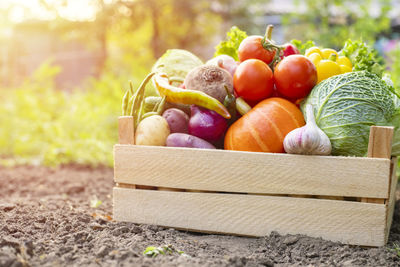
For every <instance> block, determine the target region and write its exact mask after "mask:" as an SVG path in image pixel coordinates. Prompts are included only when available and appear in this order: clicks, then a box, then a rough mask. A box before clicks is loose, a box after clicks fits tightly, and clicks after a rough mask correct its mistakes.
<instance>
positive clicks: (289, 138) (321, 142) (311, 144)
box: [283, 104, 332, 155]
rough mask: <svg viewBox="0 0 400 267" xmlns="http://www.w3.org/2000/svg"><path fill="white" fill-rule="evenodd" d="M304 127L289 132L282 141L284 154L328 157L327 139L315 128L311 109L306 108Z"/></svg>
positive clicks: (329, 150) (329, 152) (309, 107)
mask: <svg viewBox="0 0 400 267" xmlns="http://www.w3.org/2000/svg"><path fill="white" fill-rule="evenodd" d="M306 117H307V118H306V125H304V126H303V127H300V128H297V129H294V130H293V131H291V132H289V133H288V134H287V135H286V137H285V139H284V140H283V147H284V149H285V151H286V153H290V154H303V155H330V154H331V151H332V145H331V141H330V140H329V137H328V136H327V135H326V134H325V133H324V132H323V131H322V130H321V129H320V128H319V127H318V126H317V124H316V122H315V118H314V112H313V108H312V106H311V105H310V104H308V105H307V106H306Z"/></svg>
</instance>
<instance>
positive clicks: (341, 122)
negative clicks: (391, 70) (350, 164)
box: [302, 71, 400, 156]
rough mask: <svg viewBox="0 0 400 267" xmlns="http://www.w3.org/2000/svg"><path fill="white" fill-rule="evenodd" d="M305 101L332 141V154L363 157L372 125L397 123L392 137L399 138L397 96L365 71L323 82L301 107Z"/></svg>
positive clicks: (342, 75)
mask: <svg viewBox="0 0 400 267" xmlns="http://www.w3.org/2000/svg"><path fill="white" fill-rule="evenodd" d="M307 104H311V105H312V106H313V109H314V115H315V120H316V123H317V125H318V126H319V127H320V128H321V130H323V131H324V132H325V133H326V134H327V135H328V137H329V139H330V140H331V143H332V154H333V155H346V156H350V155H354V156H365V155H366V154H367V150H368V140H369V130H370V126H372V125H381V126H396V130H397V131H396V132H395V140H397V139H399V141H400V136H399V129H398V127H397V126H399V121H400V113H399V106H400V105H399V101H398V97H397V96H396V95H395V94H394V93H393V92H392V90H391V88H389V87H388V86H387V85H386V83H385V82H384V81H382V79H380V78H379V77H378V76H377V75H375V74H373V73H370V72H368V71H357V72H349V73H345V74H341V75H336V76H333V77H330V78H328V79H326V80H324V81H322V82H321V83H319V84H318V85H317V86H316V87H314V88H313V90H312V91H311V93H310V95H309V96H308V97H307V99H306V100H305V101H303V103H302V108H303V107H305V105H307ZM396 138H397V139H396ZM394 145H395V144H394ZM398 146H400V143H399V145H398ZM393 148H395V147H393ZM396 150H397V151H396ZM398 152H400V149H394V150H393V151H392V154H399V153H398Z"/></svg>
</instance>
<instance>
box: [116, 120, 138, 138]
mask: <svg viewBox="0 0 400 267" xmlns="http://www.w3.org/2000/svg"><path fill="white" fill-rule="evenodd" d="M134 132H135V131H134V128H133V117H132V116H120V117H118V143H119V144H127V145H133V144H135V133H134Z"/></svg>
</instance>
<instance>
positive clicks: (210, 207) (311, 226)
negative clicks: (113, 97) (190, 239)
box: [113, 187, 386, 246]
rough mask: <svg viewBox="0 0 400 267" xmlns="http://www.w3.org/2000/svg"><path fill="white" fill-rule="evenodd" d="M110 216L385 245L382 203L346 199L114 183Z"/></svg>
mask: <svg viewBox="0 0 400 267" xmlns="http://www.w3.org/2000/svg"><path fill="white" fill-rule="evenodd" d="M113 193H114V219H116V220H118V221H130V222H135V223H144V224H155V225H161V226H167V227H176V228H180V229H190V230H196V231H203V232H215V233H229V234H238V235H249V236H264V235H268V234H270V233H271V231H277V232H278V233H280V234H305V235H308V236H311V237H322V238H324V239H326V240H332V241H339V242H343V243H347V244H353V245H364V246H383V245H384V244H385V233H384V230H385V227H386V220H385V219H386V206H385V205H382V204H372V203H360V202H350V201H337V200H322V199H309V198H292V197H269V196H256V195H243V194H221V193H190V192H169V191H156V190H154V191H152V190H135V189H126V188H117V187H115V188H114V190H113Z"/></svg>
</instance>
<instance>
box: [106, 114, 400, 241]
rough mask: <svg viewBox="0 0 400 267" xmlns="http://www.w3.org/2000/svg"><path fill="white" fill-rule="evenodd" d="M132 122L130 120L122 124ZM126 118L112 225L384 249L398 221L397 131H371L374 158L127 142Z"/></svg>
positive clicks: (129, 132) (130, 134)
mask: <svg viewBox="0 0 400 267" xmlns="http://www.w3.org/2000/svg"><path fill="white" fill-rule="evenodd" d="M127 121H128V122H129V123H126V122H127ZM132 125H133V123H132V118H131V117H128V116H127V117H120V128H119V131H120V132H119V137H120V139H119V140H120V141H119V144H117V145H115V147H114V156H115V166H114V180H115V183H116V184H115V187H114V189H113V201H114V219H115V220H117V221H129V222H134V223H141V224H155V225H160V226H166V227H175V228H178V229H183V230H189V231H199V232H206V233H226V234H235V235H244V236H265V235H268V234H270V233H271V232H272V231H276V232H278V233H280V234H304V235H308V236H311V237H321V238H323V239H326V240H332V241H339V242H342V243H346V244H352V245H363V246H383V245H385V244H386V242H387V239H388V235H389V231H390V226H391V222H392V216H393V210H394V204H395V189H396V184H397V177H396V166H397V159H396V158H391V157H390V154H391V142H392V136H393V128H391V127H375V126H372V127H371V131H370V137H369V146H368V157H338V156H308V155H293V154H284V153H259V152H240V151H226V150H218V149H217V150H216V149H194V148H174V147H161V146H140V145H131V144H132V140H133V130H132V127H133V126H132Z"/></svg>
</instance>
